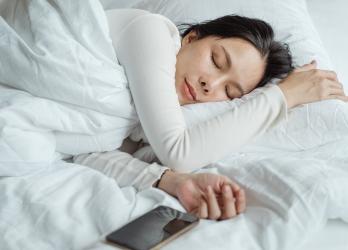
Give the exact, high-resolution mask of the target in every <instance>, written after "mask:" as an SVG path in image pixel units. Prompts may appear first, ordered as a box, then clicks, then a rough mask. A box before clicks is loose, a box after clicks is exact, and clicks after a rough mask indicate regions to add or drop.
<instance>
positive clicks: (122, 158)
mask: <svg viewBox="0 0 348 250" xmlns="http://www.w3.org/2000/svg"><path fill="white" fill-rule="evenodd" d="M73 161H74V163H77V164H80V165H85V166H88V167H91V168H93V169H95V170H97V171H100V172H102V173H103V174H105V175H107V176H109V177H111V178H114V179H115V180H116V181H117V183H118V185H119V186H120V187H124V186H134V187H135V188H136V189H137V190H143V189H146V188H148V187H152V186H153V185H154V184H155V183H156V182H157V181H158V180H159V179H160V177H161V176H162V174H163V172H164V171H166V170H168V169H169V168H167V167H164V166H161V165H159V164H157V163H151V164H150V163H147V162H144V161H141V160H139V159H137V158H134V157H133V156H132V155H130V154H128V153H126V152H122V151H119V150H115V151H110V152H103V153H92V154H82V155H78V156H75V157H74V160H73Z"/></svg>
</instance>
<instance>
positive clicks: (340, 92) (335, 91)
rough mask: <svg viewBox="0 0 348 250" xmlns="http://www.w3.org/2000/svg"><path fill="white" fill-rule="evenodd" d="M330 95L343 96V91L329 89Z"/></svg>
mask: <svg viewBox="0 0 348 250" xmlns="http://www.w3.org/2000/svg"><path fill="white" fill-rule="evenodd" d="M329 91H330V92H329V93H330V95H341V96H345V93H344V90H343V89H339V88H331V89H330V90H329Z"/></svg>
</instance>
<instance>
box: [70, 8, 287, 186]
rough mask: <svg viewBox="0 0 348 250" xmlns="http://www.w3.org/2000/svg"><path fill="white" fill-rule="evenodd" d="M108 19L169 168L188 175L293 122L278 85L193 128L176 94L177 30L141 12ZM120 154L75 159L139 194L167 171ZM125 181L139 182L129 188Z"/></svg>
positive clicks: (153, 141)
mask: <svg viewBox="0 0 348 250" xmlns="http://www.w3.org/2000/svg"><path fill="white" fill-rule="evenodd" d="M107 17H108V22H109V26H110V27H109V28H110V36H111V39H112V41H113V45H114V48H115V51H116V55H117V58H118V60H119V63H120V64H121V65H123V66H124V68H125V71H126V75H127V78H128V81H129V87H130V90H131V93H132V97H133V100H134V104H135V108H136V111H137V114H138V116H139V119H140V123H141V126H142V128H143V130H144V133H145V135H146V137H147V139H148V141H149V143H150V145H151V146H152V148H153V150H154V152H155V154H156V156H157V157H158V159H159V161H160V162H161V163H162V164H164V165H165V166H167V167H170V168H172V169H174V170H177V171H185V172H188V171H193V170H195V169H198V168H201V167H203V166H206V165H208V164H210V163H212V162H215V161H218V160H220V159H221V158H223V157H224V156H226V155H227V154H228V153H229V152H231V151H233V150H236V149H238V148H239V147H241V146H242V145H245V144H246V143H248V142H249V141H250V140H251V139H254V138H255V137H257V136H260V135H262V134H263V133H264V132H265V131H267V130H268V129H269V128H270V127H272V126H274V125H276V124H278V123H279V122H280V121H282V120H283V119H287V105H286V100H285V97H284V95H283V93H282V91H281V90H280V88H279V87H278V86H276V85H271V86H268V87H265V88H264V91H262V92H261V93H260V94H259V95H257V96H255V97H254V98H253V99H251V100H249V101H248V102H246V103H245V104H243V105H241V106H240V107H239V108H238V109H233V110H229V111H227V112H225V113H223V114H221V115H217V116H216V117H214V118H212V119H210V120H207V121H205V122H202V123H199V124H197V125H195V126H192V127H187V126H186V123H185V120H184V117H183V114H182V111H181V108H180V104H179V100H178V96H177V94H176V89H175V64H176V54H177V52H178V50H179V49H180V44H181V39H180V35H179V31H178V29H177V28H176V26H175V25H174V24H173V23H172V22H171V21H170V20H169V19H167V18H165V17H163V16H161V15H158V14H151V13H149V12H146V11H141V10H110V11H108V12H107ZM117 154H119V155H121V154H122V155H123V156H124V154H125V153H122V152H120V151H116V152H114V153H94V154H92V155H82V156H78V157H75V161H76V162H79V163H82V164H85V165H87V166H91V167H94V168H96V169H99V170H101V171H103V172H104V173H106V174H108V175H109V176H112V177H114V178H115V179H116V180H117V181H118V182H119V183H121V182H122V183H124V184H125V185H126V184H132V185H134V186H135V187H137V188H139V189H142V188H145V187H149V186H151V185H152V184H153V183H154V182H155V181H156V180H157V179H158V178H159V176H160V175H161V173H162V172H163V171H164V170H165V169H167V168H165V167H162V166H160V165H159V164H157V163H155V165H153V164H148V163H145V162H142V161H140V160H133V161H132V160H131V159H132V156H131V155H130V154H128V155H127V157H129V159H128V160H127V162H129V164H124V161H122V160H115V159H116V158H117V157H118V156H117ZM110 155H113V157H114V160H112V164H111V163H110V161H109V160H107V159H109V158H108V157H109V156H110ZM111 158H112V157H111ZM111 158H110V159H111ZM121 158H122V157H121ZM121 158H117V159H121ZM111 168H114V169H118V171H116V172H115V171H111V170H110V169H111ZM144 169H148V170H144ZM150 169H151V170H153V172H151V170H150ZM154 169H157V170H158V171H155V170H154ZM150 172H151V173H150ZM153 173H156V174H153ZM110 174H111V175H110ZM150 175H151V176H152V177H150ZM125 176H130V178H131V179H132V180H134V181H132V182H129V183H126V182H125V181H124V178H126V177H125ZM127 179H129V178H127Z"/></svg>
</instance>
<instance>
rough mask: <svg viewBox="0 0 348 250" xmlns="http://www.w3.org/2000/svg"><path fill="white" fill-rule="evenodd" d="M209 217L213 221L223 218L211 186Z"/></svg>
mask: <svg viewBox="0 0 348 250" xmlns="http://www.w3.org/2000/svg"><path fill="white" fill-rule="evenodd" d="M207 189H208V217H209V219H212V220H217V219H218V218H219V217H220V216H221V210H220V207H219V204H218V202H217V200H216V197H215V194H214V191H213V189H212V187H211V186H208V188H207Z"/></svg>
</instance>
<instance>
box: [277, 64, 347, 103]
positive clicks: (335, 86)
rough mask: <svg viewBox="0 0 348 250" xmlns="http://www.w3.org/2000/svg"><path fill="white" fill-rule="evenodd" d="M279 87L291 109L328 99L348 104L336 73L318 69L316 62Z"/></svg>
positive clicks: (287, 79)
mask: <svg viewBox="0 0 348 250" xmlns="http://www.w3.org/2000/svg"><path fill="white" fill-rule="evenodd" d="M278 86H279V88H280V89H281V90H282V91H283V94H284V96H285V98H286V100H287V105H288V108H289V109H290V108H293V107H296V106H298V105H301V104H306V103H311V102H317V101H322V100H328V99H340V100H342V101H346V102H348V97H347V96H346V95H345V93H344V89H343V86H342V84H341V83H339V82H338V79H337V75H336V73H335V72H334V71H329V70H319V69H317V64H316V62H315V61H312V62H311V63H309V64H305V65H303V66H302V67H299V68H297V69H295V70H294V71H293V72H292V73H290V74H289V75H288V76H287V77H286V78H285V79H283V80H282V81H281V82H280V83H279V84H278Z"/></svg>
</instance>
